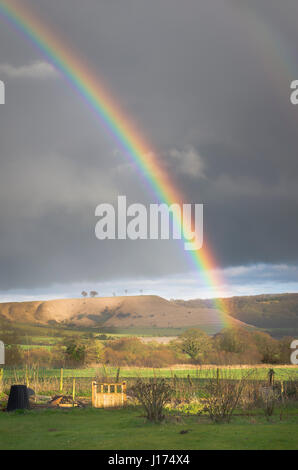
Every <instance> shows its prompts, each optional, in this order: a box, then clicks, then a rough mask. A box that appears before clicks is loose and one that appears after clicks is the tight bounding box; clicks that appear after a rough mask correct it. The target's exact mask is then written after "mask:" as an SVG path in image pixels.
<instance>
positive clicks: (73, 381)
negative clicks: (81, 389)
mask: <svg viewBox="0 0 298 470" xmlns="http://www.w3.org/2000/svg"><path fill="white" fill-rule="evenodd" d="M75 397H76V379H75V378H73V379H72V401H73V402H74V401H75Z"/></svg>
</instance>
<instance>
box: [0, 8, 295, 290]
mask: <svg viewBox="0 0 298 470" xmlns="http://www.w3.org/2000/svg"><path fill="white" fill-rule="evenodd" d="M26 3H27V4H28V5H31V7H32V8H34V9H35V10H36V12H37V13H38V14H39V15H40V16H41V17H43V18H44V19H45V21H46V22H47V23H48V24H50V25H52V27H54V28H55V30H57V31H60V32H61V33H62V34H63V36H64V38H65V41H66V42H67V43H68V45H70V46H71V47H72V48H73V49H74V50H76V51H78V53H79V54H80V55H81V56H82V57H83V58H84V59H86V61H87V62H89V63H90V64H91V65H92V67H93V68H94V70H95V71H96V73H98V74H99V76H100V77H102V79H103V81H104V82H105V83H106V85H107V86H108V88H109V89H110V91H111V92H112V93H113V95H114V96H115V97H116V101H118V102H119V104H120V105H121V106H122V107H123V109H124V110H125V111H126V112H128V114H129V115H130V117H131V118H132V119H133V120H134V121H135V122H137V124H138V126H139V128H140V130H141V131H142V132H143V133H144V134H145V135H146V136H147V138H148V140H149V142H150V143H152V146H153V147H154V148H155V149H156V151H157V152H158V153H159V155H160V158H161V159H162V160H163V162H164V164H165V166H166V167H167V168H168V171H169V172H170V174H171V176H172V178H173V180H174V181H175V182H176V184H177V186H178V187H179V189H181V191H182V192H183V193H184V194H185V200H186V201H188V202H197V203H200V202H203V203H205V237H206V239H207V240H208V241H209V243H210V244H211V246H212V247H213V249H214V250H215V252H216V255H217V257H218V259H219V261H220V262H221V265H222V266H223V267H227V266H237V265H242V266H243V265H245V264H250V263H254V264H255V263H297V262H298V259H297V235H298V222H297V208H298V189H297V184H296V181H297V176H298V163H297V138H296V135H297V131H296V129H297V124H298V109H297V108H295V107H294V106H293V105H291V103H290V100H289V95H290V82H291V81H292V80H294V79H296V78H298V59H297V58H296V57H295V47H296V44H297V40H298V37H297V36H298V33H297V18H298V15H297V14H298V7H297V5H296V3H295V2H294V1H290V0H287V1H285V2H283V4H282V9H281V7H280V6H279V4H278V2H276V1H270V2H269V1H261V2H244V1H243V2H234V1H226V2H222V1H220V0H208V1H197V0H185V1H183V2H181V1H178V0H162V1H160V0H152V1H150V2H148V1H145V0H141V1H140V0H109V1H104V0H102V1H97V0H96V1H95V0H85V1H84V2H81V1H79V0H59V1H58V0H52V1H51V2H48V1H46V0H38V1H37V0H27V2H26ZM282 51H286V54H285V55H283V53H282ZM44 61H45V58H44V57H42V56H41V55H40V54H39V53H38V51H37V50H36V49H35V48H33V47H32V45H31V44H30V43H29V42H26V41H24V39H23V37H22V36H20V35H19V34H18V33H17V32H16V31H15V30H13V29H12V28H11V27H10V26H8V25H7V24H6V23H5V22H3V21H1V23H0V79H2V80H4V81H5V83H6V95H7V99H6V104H5V105H4V106H2V107H1V108H0V143H1V144H0V158H1V173H0V198H1V225H0V261H1V271H0V288H2V289H9V288H22V287H25V288H30V287H32V286H38V285H49V284H51V283H52V282H63V283H67V282H78V281H80V280H84V279H86V280H92V279H112V278H113V277H116V278H117V279H119V278H121V277H123V278H125V277H127V278H134V277H138V276H151V278H152V277H154V276H166V275H167V274H169V273H171V274H173V273H175V272H176V273H179V272H180V273H183V272H186V271H187V270H188V269H189V268H190V264H189V263H188V261H187V260H186V257H185V254H184V252H183V251H182V249H181V248H180V245H179V243H176V242H175V243H171V242H169V243H168V242H147V241H143V242H116V241H114V242H99V241H98V240H96V239H95V236H94V226H95V222H96V220H95V217H94V210H95V207H96V205H97V204H99V203H100V202H115V200H116V197H117V195H118V194H126V195H127V197H128V199H129V202H136V201H137V202H146V203H148V202H154V198H153V196H152V195H151V194H150V193H149V192H148V191H147V190H144V187H143V184H144V183H143V181H142V179H141V178H140V175H139V172H138V171H137V170H136V169H135V168H134V167H133V166H132V165H131V164H130V163H129V162H128V161H127V160H126V159H125V158H124V157H123V156H122V155H121V152H120V151H119V149H117V145H116V144H115V143H114V142H113V141H112V139H111V138H110V137H109V136H107V135H106V133H105V131H104V130H103V128H102V126H101V125H100V123H99V122H98V121H97V120H96V119H95V118H94V114H93V113H92V112H90V110H89V109H88V107H87V106H86V105H85V104H84V103H83V102H82V101H81V99H80V98H79V97H78V96H77V95H76V94H75V93H74V92H73V90H72V89H71V88H70V87H69V86H68V84H67V83H66V82H65V80H64V79H63V78H61V77H60V76H56V74H53V73H51V71H50V70H49V69H48V68H47V66H46V64H42V63H43V62H44ZM38 64H39V65H38ZM295 74H296V75H295Z"/></svg>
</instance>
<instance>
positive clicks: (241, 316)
mask: <svg viewBox="0 0 298 470" xmlns="http://www.w3.org/2000/svg"><path fill="white" fill-rule="evenodd" d="M175 303H176V304H177V305H183V306H184V307H189V308H206V307H208V306H211V305H212V304H213V301H212V300H202V299H193V300H188V301H185V300H175ZM225 304H226V306H227V310H228V311H229V314H230V315H231V316H232V317H233V318H235V319H237V320H241V321H242V322H244V323H249V324H251V325H254V326H255V327H257V328H264V329H267V330H269V331H270V332H271V333H277V334H278V335H280V334H281V335H282V334H285V335H293V334H296V333H297V330H298V294H262V295H250V296H241V297H230V298H227V299H225ZM279 333H280V334H279Z"/></svg>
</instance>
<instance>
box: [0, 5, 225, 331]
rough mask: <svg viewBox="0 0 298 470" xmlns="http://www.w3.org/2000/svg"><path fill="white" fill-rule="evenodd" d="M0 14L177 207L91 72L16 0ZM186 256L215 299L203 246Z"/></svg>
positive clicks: (153, 160) (221, 311)
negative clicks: (56, 73) (81, 99)
mask: <svg viewBox="0 0 298 470" xmlns="http://www.w3.org/2000/svg"><path fill="white" fill-rule="evenodd" d="M0 14H1V16H2V17H4V18H5V19H6V20H7V21H8V22H9V23H10V24H12V25H13V26H14V27H15V28H17V30H18V31H19V32H21V33H22V34H23V35H25V36H26V37H27V38H28V39H29V40H30V41H31V42H32V43H33V44H34V45H35V46H36V47H37V48H38V49H39V51H40V52H41V53H42V54H43V55H44V56H45V57H46V58H47V60H48V61H49V62H50V63H51V64H53V66H54V67H55V68H56V69H57V70H59V71H60V73H61V74H62V75H63V76H64V77H65V78H66V79H67V81H68V82H69V83H70V84H71V85H72V87H73V88H74V89H75V90H76V91H77V93H79V95H80V96H81V97H82V98H83V99H84V101H85V102H86V103H87V104H88V105H89V106H90V107H91V109H92V110H93V111H94V112H95V114H96V116H97V117H98V118H99V120H100V121H101V123H102V124H103V125H104V126H105V128H106V130H107V131H108V132H109V133H110V134H111V135H112V136H113V138H114V140H116V142H117V145H118V146H119V147H120V148H121V149H122V151H123V152H124V153H125V155H126V156H127V157H128V158H129V159H130V160H131V161H132V162H133V163H134V164H135V165H136V166H137V167H138V169H139V170H140V171H141V174H142V175H143V177H144V178H145V180H146V181H147V183H148V185H149V187H150V188H151V190H153V192H154V194H155V196H156V197H157V198H158V200H159V201H161V202H164V203H166V204H168V205H171V204H173V203H176V204H181V203H182V201H183V198H182V196H181V194H179V191H177V189H176V188H175V187H174V185H173V183H172V182H171V180H170V178H169V175H168V174H167V172H166V171H165V170H164V169H163V168H162V164H161V162H160V161H159V160H158V158H157V156H156V154H155V152H154V151H153V150H152V148H151V147H150V146H149V145H148V144H147V142H145V139H144V138H143V137H142V136H141V134H140V132H139V131H138V130H136V128H135V127H134V126H133V124H132V123H131V122H130V120H129V119H128V118H127V116H126V115H123V113H122V112H121V110H120V109H119V107H118V106H117V105H116V103H115V101H114V100H113V99H112V97H111V96H110V95H109V93H108V92H107V91H106V90H105V89H104V87H103V85H102V84H101V82H100V80H99V79H98V77H97V76H95V74H94V73H93V72H92V71H91V68H90V67H89V66H87V65H86V64H85V63H84V62H83V61H82V60H81V59H79V58H78V56H77V54H74V52H73V51H71V50H70V49H69V48H68V47H67V46H65V45H64V43H63V41H61V39H59V38H58V35H57V33H56V31H55V32H53V31H52V30H50V29H49V28H48V26H47V25H45V24H44V23H43V22H42V21H41V20H40V18H38V17H37V16H36V15H35V14H34V12H33V11H31V10H29V9H28V7H27V6H26V7H25V5H24V4H23V3H21V2H20V1H18V0H0ZM174 218H175V222H176V223H177V224H178V226H179V227H180V228H181V229H182V233H184V234H187V233H188V232H189V231H190V230H191V229H190V224H189V223H187V222H185V221H182V220H181V217H180V212H178V211H177V212H176V213H174ZM182 224H183V225H182ZM186 253H187V254H188V256H190V257H191V260H192V262H193V264H194V265H195V267H196V269H198V270H199V273H200V275H201V277H202V278H203V279H204V282H205V283H206V285H208V286H209V287H211V288H212V290H213V292H214V294H215V296H216V294H219V292H220V288H221V286H222V284H223V282H222V280H221V279H220V278H219V276H218V270H217V269H216V264H215V262H214V259H213V256H212V253H211V251H210V249H208V247H207V245H206V242H204V246H203V248H201V249H200V250H197V251H188V252H186ZM218 296H219V295H218ZM214 304H215V307H216V308H217V310H218V316H219V318H218V320H219V321H220V323H221V326H222V327H225V326H229V325H230V320H229V316H227V313H228V312H227V311H226V308H225V304H224V301H223V300H222V299H216V300H214Z"/></svg>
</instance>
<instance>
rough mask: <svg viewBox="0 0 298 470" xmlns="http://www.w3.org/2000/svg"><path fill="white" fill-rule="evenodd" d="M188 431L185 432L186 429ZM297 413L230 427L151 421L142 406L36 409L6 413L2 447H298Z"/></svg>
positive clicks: (258, 416) (1, 417)
mask: <svg viewBox="0 0 298 470" xmlns="http://www.w3.org/2000/svg"><path fill="white" fill-rule="evenodd" d="M182 430H183V431H187V433H183V434H181V433H180V432H181V431H182ZM297 434H298V414H297V409H296V410H295V409H294V410H290V411H289V412H288V414H287V415H285V416H284V417H283V419H282V421H281V420H280V414H279V410H277V412H276V413H275V415H274V416H273V417H272V418H271V421H270V422H267V421H266V420H265V418H264V416H263V414H262V412H255V413H253V414H251V415H250V416H244V415H243V416H236V417H235V418H233V420H232V423H230V424H212V423H211V422H209V420H208V418H206V417H197V416H183V417H182V418H181V422H178V423H176V422H174V420H173V419H171V417H168V418H167V420H166V422H164V423H162V424H152V423H148V422H147V421H146V420H145V419H144V417H143V416H142V410H141V409H140V408H125V409H110V410H103V409H91V408H87V409H70V410H35V411H27V412H22V413H21V412H14V413H1V414H0V449H1V450H3V449H112V450H114V449H135V450H136V449H155V450H158V449H173V450H174V449H210V450H213V449H298V440H297Z"/></svg>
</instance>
